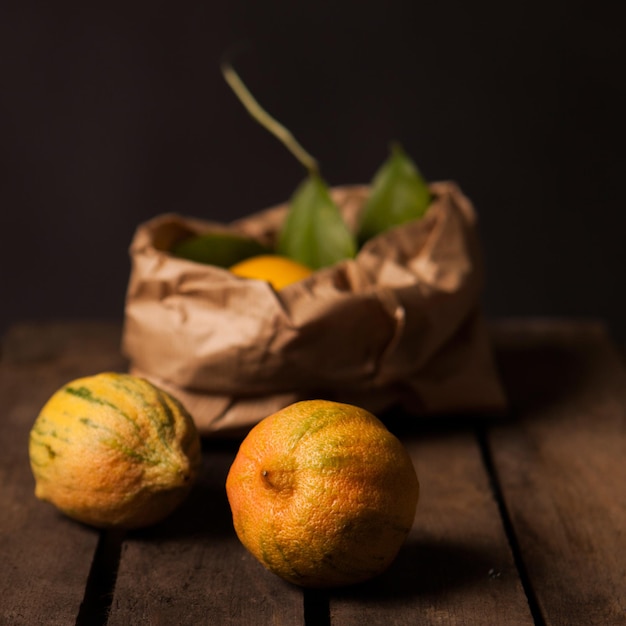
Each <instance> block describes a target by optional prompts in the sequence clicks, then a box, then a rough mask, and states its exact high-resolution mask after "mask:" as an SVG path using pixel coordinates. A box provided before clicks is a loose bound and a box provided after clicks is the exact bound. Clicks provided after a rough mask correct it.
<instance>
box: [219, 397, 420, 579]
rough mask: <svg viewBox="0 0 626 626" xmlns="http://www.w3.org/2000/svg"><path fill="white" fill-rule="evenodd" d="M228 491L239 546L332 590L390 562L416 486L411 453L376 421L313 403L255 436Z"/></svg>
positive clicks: (273, 419) (348, 408)
mask: <svg viewBox="0 0 626 626" xmlns="http://www.w3.org/2000/svg"><path fill="white" fill-rule="evenodd" d="M226 491H227V495H228V500H229V503H230V506H231V510H232V515H233V524H234V527H235V531H236V533H237V535H238V537H239V539H240V540H241V542H242V543H243V545H244V546H245V547H246V548H247V549H248V550H249V551H250V552H251V553H252V554H253V555H254V556H255V557H256V558H257V559H258V560H259V561H260V562H261V563H262V564H263V565H264V566H265V567H266V568H267V569H269V570H270V571H272V572H274V573H275V574H277V575H279V576H281V577H282V578H284V579H286V580H288V581H290V582H292V583H295V584H298V585H301V586H304V587H331V586H339V585H349V584H353V583H358V582H362V581H364V580H367V579H370V578H372V577H373V576H376V575H377V574H379V573H381V572H382V571H383V570H385V569H386V568H387V567H388V566H389V565H390V564H391V562H392V561H393V560H394V558H395V557H396V555H397V553H398V551H399V550H400V548H401V546H402V544H403V543H404V541H405V539H406V536H407V534H408V532H409V530H410V529H411V526H412V524H413V519H414V517H415V510H416V506H417V500H418V495H419V485H418V480H417V475H416V473H415V469H414V466H413V463H412V461H411V458H410V456H409V455H408V453H407V451H406V449H405V448H404V446H403V445H402V443H401V442H400V441H399V440H398V439H397V438H396V437H395V436H394V435H393V434H392V433H391V432H389V430H387V428H386V427H385V426H384V425H383V423H382V422H380V421H379V420H378V419H377V418H376V417H375V416H374V415H372V414H371V413H369V412H367V411H365V410H364V409H361V408H359V407H356V406H352V405H348V404H341V403H337V402H330V401H325V400H311V401H303V402H297V403H295V404H292V405H290V406H288V407H286V408H285V409H282V410H281V411H278V412H277V413H275V414H273V415H271V416H270V417H267V418H265V419H264V420H262V421H261V422H259V423H258V424H257V425H256V426H255V427H254V428H253V429H252V430H251V431H250V432H249V434H248V435H247V437H246V438H245V439H244V441H243V442H242V444H241V446H240V449H239V451H238V453H237V456H236V457H235V460H234V462H233V464H232V466H231V468H230V471H229V474H228V478H227V481H226Z"/></svg>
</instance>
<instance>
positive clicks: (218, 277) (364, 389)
mask: <svg viewBox="0 0 626 626" xmlns="http://www.w3.org/2000/svg"><path fill="white" fill-rule="evenodd" d="M431 190H432V192H433V194H434V201H433V203H432V205H431V206H430V208H429V209H428V211H427V213H426V215H425V216H424V217H423V218H422V219H421V220H417V221H414V222H411V223H409V224H406V225H403V226H400V227H397V228H394V229H392V230H390V231H388V232H386V233H383V234H381V235H379V236H377V237H375V238H373V239H371V240H370V241H368V242H367V243H366V244H365V245H364V246H363V247H362V248H361V250H360V251H359V253H358V255H357V257H356V258H355V259H350V260H346V261H343V262H341V263H338V264H336V265H335V266H332V267H329V268H324V269H322V270H318V271H317V272H315V273H313V274H312V275H311V276H310V277H309V278H307V279H305V280H303V281H300V282H298V283H294V284H292V285H289V286H288V287H286V288H284V289H282V290H281V291H279V292H276V291H275V290H274V289H273V288H272V287H271V286H270V285H269V284H268V283H265V282H263V281H256V280H250V279H243V278H239V277H237V276H235V275H233V274H232V273H230V272H229V271H228V270H226V269H222V268H219V267H214V266H210V265H203V264H199V263H195V262H192V261H187V260H184V259H179V258H176V257H174V256H172V255H170V254H169V253H168V252H167V250H168V249H169V248H170V247H171V246H172V244H173V243H174V242H175V241H177V240H179V239H181V238H182V237H184V236H187V235H189V234H199V233H203V232H207V231H211V230H230V231H234V232H239V233H245V234H248V235H251V236H254V237H257V238H258V239H259V240H261V241H262V242H265V243H268V244H270V245H271V244H272V243H273V242H274V241H275V240H276V237H277V234H278V230H279V228H280V225H281V224H282V221H283V219H284V217H285V215H286V211H287V206H286V205H282V206H278V207H275V208H272V209H268V210H265V211H262V212H259V213H256V214H254V215H251V216H249V217H247V218H244V219H241V220H238V221H236V222H233V223H231V224H229V225H222V224H217V223H211V222H205V221H202V220H197V219H188V218H184V217H181V216H178V215H174V214H170V215H162V216H159V217H156V218H154V219H153V220H151V221H149V222H147V223H144V224H141V225H140V226H139V227H138V229H137V231H136V233H135V236H134V238H133V241H132V244H131V249H130V253H131V259H132V270H131V275H130V280H129V285H128V292H127V299H126V310H125V325H124V334H123V342H122V348H123V351H124V353H125V355H126V356H127V357H128V358H129V360H130V365H131V371H132V372H133V373H135V374H138V375H141V376H144V377H146V378H148V379H150V380H152V381H153V382H155V383H157V384H159V385H161V386H162V387H164V388H166V389H168V390H169V391H171V392H172V393H173V394H175V395H176V396H177V397H178V398H179V399H180V400H181V401H182V402H183V403H184V404H185V405H186V406H187V408H188V409H189V411H190V412H191V414H192V415H193V416H194V419H195V421H196V423H197V425H198V428H199V429H200V431H201V432H202V433H203V434H205V435H208V434H220V435H225V436H233V435H235V434H240V433H243V432H245V431H246V430H248V429H249V428H250V427H251V426H252V425H254V424H255V423H256V422H258V421H259V420H260V419H262V418H263V417H265V416H267V415H269V414H271V413H273V412H274V411H277V410H278V409H280V408H282V407H284V406H287V405H288V404H290V403H292V402H295V401H297V400H301V399H310V398H324V399H329V400H336V401H340V402H348V403H352V404H357V405H359V406H362V407H364V408H366V409H368V410H370V411H372V412H374V413H378V414H380V413H381V412H383V411H385V410H387V409H390V408H393V407H400V408H402V409H403V410H405V411H406V412H408V413H409V414H412V415H416V416H426V415H437V414H449V413H475V412H485V411H487V412H499V411H501V410H502V409H503V408H504V407H505V404H506V401H505V397H504V394H503V391H502V387H501V385H500V381H499V379H498V375H497V371H496V369H495V367H494V362H493V358H492V354H491V348H490V345H489V339H488V336H487V333H486V329H485V325H484V321H483V318H482V315H481V311H480V305H479V298H480V294H481V291H482V288H483V279H484V272H483V266H482V259H481V253H480V252H481V251H480V245H479V242H478V237H477V232H476V215H475V211H474V208H473V206H472V204H471V203H470V201H469V200H468V199H467V198H466V197H465V196H464V195H463V193H462V192H461V191H460V190H459V188H458V187H457V186H456V185H455V184H454V183H450V182H442V183H434V184H432V185H431ZM331 193H332V196H333V199H334V200H335V202H337V204H338V205H339V207H340V209H341V211H342V213H343V215H344V218H345V220H346V222H347V223H348V225H349V226H350V227H351V228H353V229H354V228H355V224H356V221H357V219H358V214H359V211H360V210H361V208H362V206H363V203H364V201H365V199H366V198H367V195H368V193H369V188H368V187H363V186H350V187H340V188H335V189H332V190H331Z"/></svg>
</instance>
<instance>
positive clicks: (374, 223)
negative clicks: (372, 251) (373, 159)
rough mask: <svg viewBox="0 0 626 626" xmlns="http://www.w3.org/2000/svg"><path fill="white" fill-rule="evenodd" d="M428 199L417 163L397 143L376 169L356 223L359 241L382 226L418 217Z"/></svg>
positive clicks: (425, 184) (379, 231)
mask: <svg viewBox="0 0 626 626" xmlns="http://www.w3.org/2000/svg"><path fill="white" fill-rule="evenodd" d="M430 202H431V194H430V191H429V190H428V185H427V183H426V181H425V180H424V178H423V177H422V175H421V173H420V172H419V170H418V169H417V166H416V165H415V163H413V161H412V160H411V159H410V158H409V157H408V156H407V155H406V153H405V152H404V150H403V149H402V148H401V147H400V146H398V145H394V146H392V152H391V155H390V156H389V157H388V158H387V160H386V161H385V163H383V165H382V166H381V168H380V169H379V170H378V171H377V172H376V174H375V176H374V179H373V181H372V189H371V193H370V196H369V199H368V201H367V203H366V205H365V207H364V209H363V213H362V215H361V220H360V224H359V231H358V240H359V243H360V244H363V243H364V242H365V241H367V240H368V239H370V238H371V237H374V236H376V235H378V234H379V233H382V232H384V231H385V230H387V229H389V228H391V227H393V226H398V225H400V224H404V223H405V222H408V221H411V220H414V219H417V218H420V217H422V215H424V213H425V212H426V210H427V209H428V206H429V205H430Z"/></svg>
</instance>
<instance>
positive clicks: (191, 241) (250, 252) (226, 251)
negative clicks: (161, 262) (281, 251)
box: [170, 233, 269, 267]
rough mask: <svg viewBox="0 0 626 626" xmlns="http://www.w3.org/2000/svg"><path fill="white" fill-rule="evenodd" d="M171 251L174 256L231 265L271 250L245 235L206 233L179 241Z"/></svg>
mask: <svg viewBox="0 0 626 626" xmlns="http://www.w3.org/2000/svg"><path fill="white" fill-rule="evenodd" d="M170 252H171V253H172V254H173V255H174V256H177V257H180V258H183V259H187V260H189V261H195V262H196V263H205V264H207V265H217V266H218V267H230V266H231V265H234V264H235V263H238V262H239V261H243V259H247V258H248V257H251V256H256V255H259V254H267V253H268V252H269V250H268V248H267V247H265V246H264V245H262V244H261V243H259V242H258V241H256V240H255V239H251V238H250V237H245V236H243V235H238V234H235V233H205V234H203V235H193V236H192V237H189V238H187V239H184V240H183V241H180V242H178V243H177V244H175V245H174V246H173V247H172V249H171V250H170Z"/></svg>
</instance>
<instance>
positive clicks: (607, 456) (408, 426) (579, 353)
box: [0, 320, 626, 626]
mask: <svg viewBox="0 0 626 626" xmlns="http://www.w3.org/2000/svg"><path fill="white" fill-rule="evenodd" d="M493 337H494V345H495V349H496V353H497V357H498V360H499V363H500V367H501V372H502V377H503V381H504V383H505V386H506V389H507V392H508V394H509V397H510V400H511V406H512V409H511V412H510V415H508V416H506V417H503V418H499V419H496V420H493V419H491V420H488V419H486V418H481V416H476V417H473V418H469V417H465V418H461V417H459V418H457V419H452V418H450V419H437V420H420V421H417V420H415V419H414V418H413V419H410V418H407V420H406V422H405V424H404V425H399V424H398V423H396V422H394V424H393V425H392V429H393V428H398V429H399V434H400V435H401V436H402V438H403V440H404V442H405V443H406V445H407V447H408V449H409V450H410V452H411V454H412V456H413V459H414V462H415V465H416V467H417V471H418V475H419V477H420V482H421V486H422V494H421V500H420V503H419V506H418V513H417V516H416V519H415V524H414V527H413V530H412V532H411V534H410V537H409V539H408V541H407V543H406V545H405V546H404V549H403V550H402V552H401V554H400V555H399V557H398V558H397V560H396V562H395V563H394V564H393V565H392V566H391V568H390V569H389V570H388V571H387V572H386V573H385V574H383V575H382V576H380V577H379V578H377V579H375V580H373V581H371V582H369V583H367V584H364V585H360V586H358V587H355V588H349V589H340V590H334V591H329V592H326V591H303V590H301V589H299V588H296V587H293V586H290V585H289V584H287V583H284V582H283V581H282V580H280V579H279V578H277V577H276V576H274V575H272V574H270V573H268V572H266V571H265V570H264V569H263V568H262V567H261V566H260V565H259V564H258V563H257V562H256V561H255V560H254V559H253V558H252V557H251V556H250V555H249V554H248V553H247V552H246V551H245V549H244V548H243V547H242V546H241V544H240V543H239V542H238V540H237V538H236V536H235V534H234V531H233V529H232V525H231V520H230V511H229V508H228V503H227V501H226V498H225V492H224V480H225V476H226V473H227V471H228V468H229V466H230V463H231V461H232V459H233V457H234V454H235V452H236V448H237V443H236V442H217V441H206V442H205V445H204V457H203V459H204V461H203V471H202V475H201V480H200V481H199V484H198V485H197V488H196V489H195V491H194V492H193V493H192V495H191V496H190V498H189V499H188V501H187V502H186V503H185V504H184V505H183V506H182V508H181V509H179V510H178V511H177V512H176V513H174V515H172V516H171V517H170V518H169V519H168V520H166V521H165V522H163V523H162V524H160V525H158V526H155V527H153V528H151V529H147V530H144V531H141V532H134V533H129V534H126V535H123V534H121V533H115V532H103V533H100V532H98V531H96V530H93V529H91V528H88V527H85V526H82V525H80V524H78V523H75V522H73V521H71V520H69V519H66V518H65V517H63V516H61V515H60V514H58V513H57V512H56V511H55V510H54V509H53V507H52V506H50V505H48V504H45V503H42V502H39V501H38V500H36V499H35V497H34V495H33V486H34V482H33V478H32V475H31V472H30V469H29V464H28V452H27V440H28V433H29V430H30V427H31V426H32V423H33V421H34V419H35V417H36V415H37V413H38V411H39V409H40V408H41V406H42V405H43V403H44V402H45V401H46V400H47V398H48V397H49V396H50V395H51V394H52V393H53V392H54V391H55V390H56V389H58V388H59V387H60V386H61V385H63V384H64V383H66V382H68V381H70V380H72V379H73V378H77V377H79V376H84V375H88V374H94V373H97V372H100V371H105V370H112V369H113V370H122V369H124V368H125V366H126V363H125V362H124V360H123V359H122V358H121V356H120V352H119V340H120V329H119V327H117V326H115V325H112V324H100V323H77V324H74V323H67V324H43V325H28V324H25V325H19V326H16V327H14V328H12V329H11V330H10V331H9V332H8V333H7V335H6V336H5V338H4V342H3V350H2V358H1V362H0V400H1V401H0V407H1V408H2V411H1V415H0V441H1V442H2V454H1V455H0V624H2V625H5V624H8V625H11V626H13V625H27V626H40V625H46V626H49V625H54V624H59V625H68V624H81V625H82V624H84V625H89V626H97V625H98V624H109V625H112V626H117V625H119V626H129V625H134V624H151V625H152V624H164V625H167V626H173V625H187V624H188V625H194V626H195V625H200V624H216V625H222V624H237V625H243V624H245V625H247V624H259V625H267V624H286V625H288V626H296V625H298V624H307V625H309V626H310V625H321V626H323V625H329V624H332V625H333V626H344V625H353V624H354V625H359V626H362V625H363V624H367V625H368V626H375V625H376V624H384V625H385V626H390V625H392V624H410V625H416V624H458V625H479V626H488V625H491V624H493V625H494V626H507V625H511V626H524V625H527V624H555V625H556V624H559V625H567V626H571V625H576V624H580V625H584V626H590V625H593V624H597V625H598V626H617V625H618V624H626V461H625V458H626V371H625V368H624V364H623V362H622V360H621V356H620V354H619V353H618V351H617V350H616V349H615V348H614V346H613V345H612V344H611V341H610V338H609V337H608V335H607V332H606V331H605V328H604V327H603V326H602V324H600V323H595V322H584V323H578V322H559V321H538V320H534V321H533V320H530V321H507V322H502V323H498V324H496V325H495V326H494V327H493Z"/></svg>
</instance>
